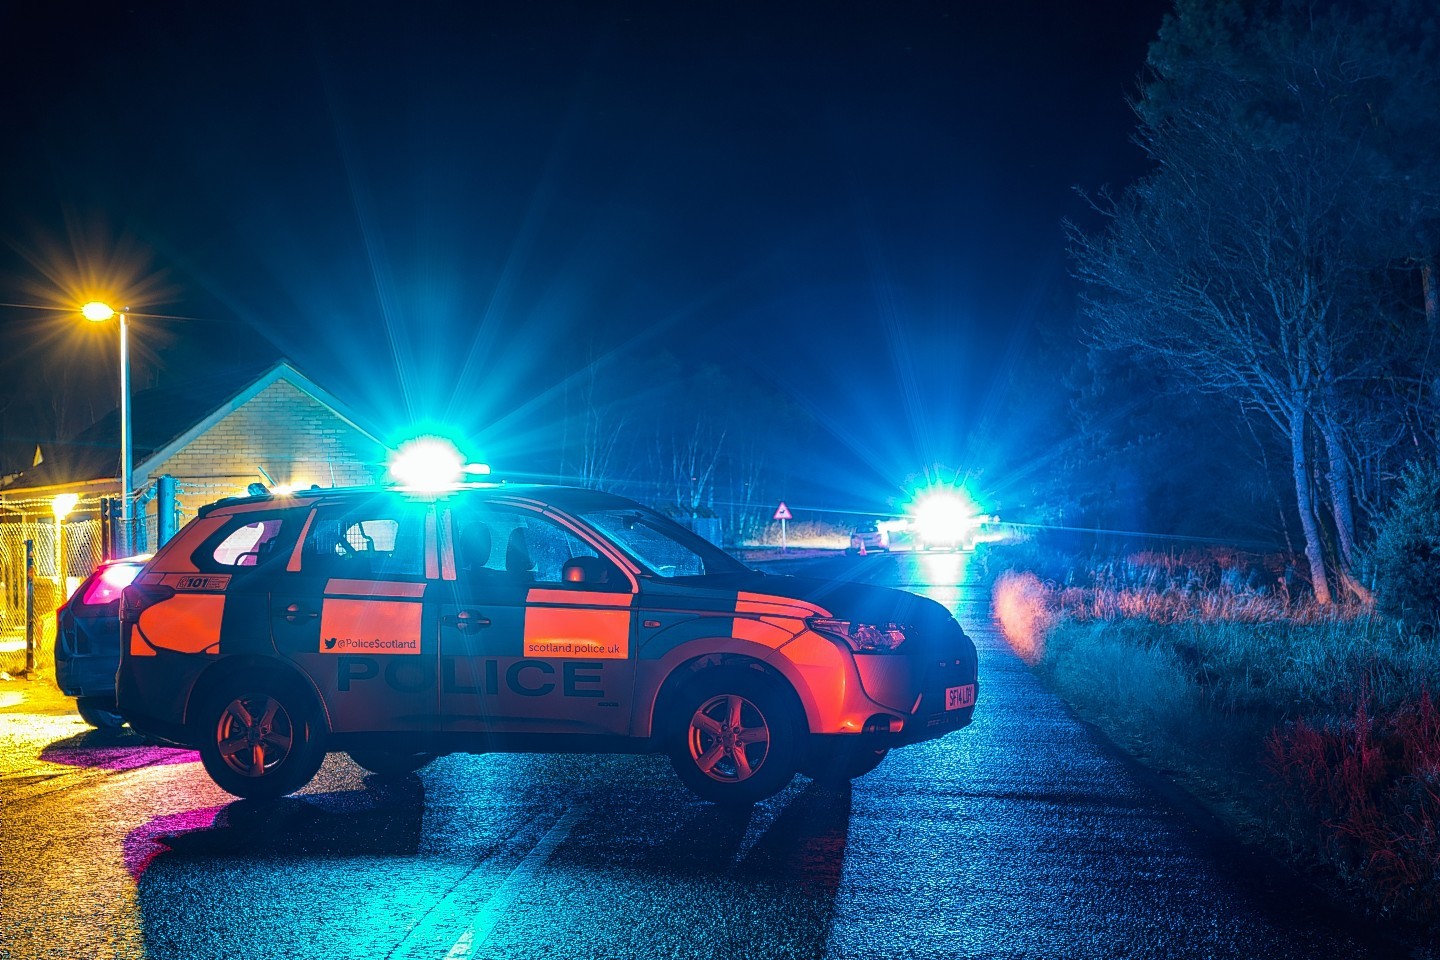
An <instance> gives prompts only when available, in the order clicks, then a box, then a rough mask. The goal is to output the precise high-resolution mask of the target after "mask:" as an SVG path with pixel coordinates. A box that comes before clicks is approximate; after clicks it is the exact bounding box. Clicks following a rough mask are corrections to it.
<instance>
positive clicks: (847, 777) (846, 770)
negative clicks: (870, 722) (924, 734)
mask: <svg viewBox="0 0 1440 960" xmlns="http://www.w3.org/2000/svg"><path fill="white" fill-rule="evenodd" d="M889 753H890V748H889V747H874V748H870V749H866V748H863V747H859V746H854V745H847V746H840V747H835V748H832V749H829V750H826V751H824V752H823V753H821V754H820V755H819V756H815V757H811V759H810V760H809V761H807V762H806V764H805V767H804V768H803V769H802V770H801V771H800V772H801V773H803V774H805V776H807V777H809V778H810V779H811V780H814V781H815V782H816V783H818V784H820V785H821V786H824V787H838V786H840V785H841V784H846V783H849V782H850V781H851V780H855V779H858V778H859V777H863V776H865V774H867V773H869V772H870V771H872V770H874V769H875V768H876V767H878V766H880V764H881V762H882V761H884V759H885V757H886V756H888V755H889Z"/></svg>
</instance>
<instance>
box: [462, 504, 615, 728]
mask: <svg viewBox="0 0 1440 960" xmlns="http://www.w3.org/2000/svg"><path fill="white" fill-rule="evenodd" d="M445 519H448V529H449V530H450V531H451V540H452V543H453V557H454V580H453V581H449V582H448V584H446V585H444V586H442V588H441V589H442V599H441V602H440V664H441V665H440V672H441V713H442V715H443V717H444V722H445V725H446V728H447V729H450V730H454V731H459V732H472V733H485V734H489V735H492V736H495V737H497V738H499V739H503V738H504V737H507V736H523V735H527V734H576V735H597V734H618V735H626V734H628V733H629V728H630V705H631V697H632V693H633V687H634V677H635V671H634V650H633V647H634V644H633V642H632V638H633V634H634V623H633V616H632V610H633V606H634V593H633V589H632V586H631V582H630V581H629V579H628V578H626V577H624V576H623V575H622V574H621V573H620V571H619V570H618V568H614V567H613V565H611V564H610V563H609V561H608V560H604V559H603V558H601V557H600V555H599V553H598V552H597V551H596V550H595V549H594V547H592V546H591V545H590V544H589V543H587V542H586V540H585V539H584V538H583V537H582V536H580V535H579V534H578V533H577V532H576V529H575V528H574V527H572V526H569V525H567V524H566V523H564V522H562V521H558V520H556V519H554V518H551V517H547V516H544V515H542V514H541V513H540V511H538V510H535V509H529V508H526V507H522V506H512V505H502V504H490V503H473V502H472V503H469V504H458V505H457V506H456V507H455V509H454V510H453V511H451V512H450V513H449V515H448V518H444V519H442V524H443V523H444V521H445ZM577 557H579V558H589V559H588V561H587V562H589V563H591V564H592V567H591V569H592V570H607V571H613V576H611V575H608V573H607V575H605V576H604V577H603V578H602V577H597V576H596V575H594V574H592V576H591V579H590V581H589V582H587V583H574V582H567V581H566V580H565V578H564V572H565V569H566V564H567V563H568V562H570V561H571V560H574V559H575V558H577ZM447 575H448V572H447ZM602 579H603V581H604V582H599V581H600V580H602Z"/></svg>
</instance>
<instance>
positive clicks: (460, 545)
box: [455, 522, 492, 574]
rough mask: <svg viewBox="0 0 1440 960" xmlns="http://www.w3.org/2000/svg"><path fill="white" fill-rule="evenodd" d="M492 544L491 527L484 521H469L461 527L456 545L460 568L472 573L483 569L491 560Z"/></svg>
mask: <svg viewBox="0 0 1440 960" xmlns="http://www.w3.org/2000/svg"><path fill="white" fill-rule="evenodd" d="M491 545H492V544H491V539H490V528H489V527H487V526H485V524H484V523H479V522H475V523H467V524H465V526H463V527H461V528H460V535H459V537H458V538H457V543H456V545H455V546H456V551H455V552H456V553H457V554H458V555H459V556H458V561H459V564H460V570H461V571H462V572H464V573H470V574H473V573H477V572H479V571H480V570H483V569H484V568H485V564H486V563H488V562H489V561H490V548H491Z"/></svg>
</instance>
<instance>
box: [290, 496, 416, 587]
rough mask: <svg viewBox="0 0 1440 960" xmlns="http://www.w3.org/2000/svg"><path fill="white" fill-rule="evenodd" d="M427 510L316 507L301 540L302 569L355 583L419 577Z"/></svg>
mask: <svg viewBox="0 0 1440 960" xmlns="http://www.w3.org/2000/svg"><path fill="white" fill-rule="evenodd" d="M427 509H428V508H427V507H426V506H424V505H422V504H411V503H405V502H403V501H398V500H394V499H391V498H377V499H376V500H373V501H369V502H362V503H358V504H346V505H343V506H333V507H325V508H322V509H321V510H320V511H319V512H318V513H317V514H316V515H315V521H314V522H313V523H312V524H310V532H309V534H308V535H307V536H306V538H305V548H304V551H303V553H302V557H301V565H302V569H305V570H307V571H310V570H313V571H317V572H321V573H324V574H326V575H328V576H332V577H352V578H357V579H385V578H391V577H393V578H404V577H423V576H424V575H425V513H426V510H427Z"/></svg>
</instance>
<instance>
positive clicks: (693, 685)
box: [669, 669, 803, 805]
mask: <svg viewBox="0 0 1440 960" xmlns="http://www.w3.org/2000/svg"><path fill="white" fill-rule="evenodd" d="M802 722H803V721H802V720H801V719H800V718H799V707H798V705H797V704H795V703H794V697H793V695H791V694H790V693H789V691H787V690H785V689H784V688H783V687H782V686H781V685H780V684H779V683H778V682H777V681H774V680H771V679H770V678H768V677H765V676H764V675H762V674H759V673H758V672H755V671H751V670H741V669H725V670H714V671H711V672H709V673H703V674H700V675H699V676H698V677H696V678H695V679H694V680H692V681H690V682H689V683H688V684H686V686H685V687H684V688H683V689H682V690H681V691H680V693H679V695H678V696H677V698H676V700H675V702H674V713H673V716H672V719H671V732H670V741H671V742H670V745H669V753H670V761H671V764H672V765H673V766H674V767H675V772H676V773H677V774H678V775H679V777H680V779H681V780H682V781H684V783H685V785H686V786H687V787H689V788H690V789H691V790H692V791H693V792H694V793H695V794H696V795H698V796H699V797H700V798H701V799H702V800H708V801H710V802H711V803H717V804H737V805H742V804H753V803H758V802H759V801H761V800H764V799H765V798H766V797H769V796H773V795H774V794H776V793H778V792H780V791H781V790H783V789H784V788H785V786H786V785H787V784H788V783H789V782H790V781H791V779H792V778H793V777H794V776H795V771H796V769H797V768H798V766H799V758H800V752H799V745H800V728H801V724H802Z"/></svg>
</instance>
